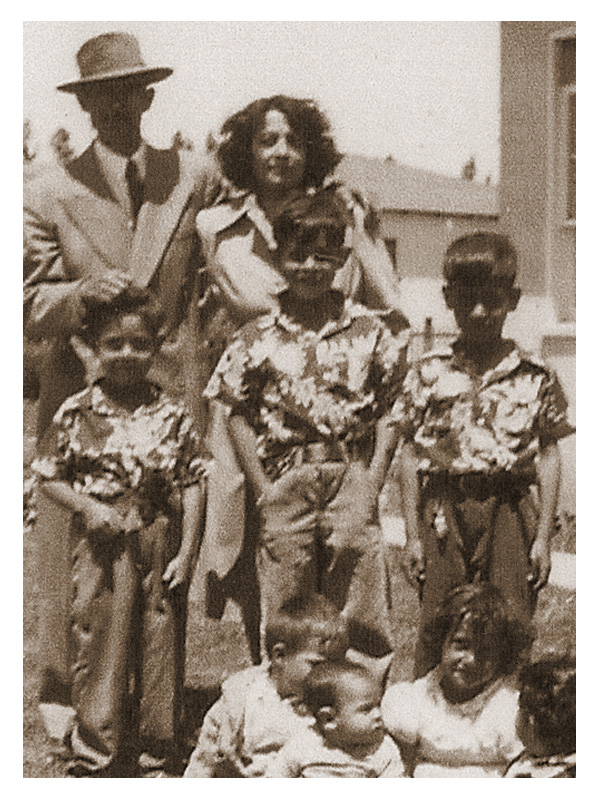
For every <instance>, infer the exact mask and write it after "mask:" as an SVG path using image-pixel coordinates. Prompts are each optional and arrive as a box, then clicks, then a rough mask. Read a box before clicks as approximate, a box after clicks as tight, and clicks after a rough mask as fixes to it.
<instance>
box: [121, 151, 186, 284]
mask: <svg viewBox="0 0 600 800" xmlns="http://www.w3.org/2000/svg"><path fill="white" fill-rule="evenodd" d="M192 191H193V179H192V177H191V175H185V174H183V173H182V170H181V166H180V161H179V156H178V154H177V152H176V151H173V150H168V151H160V150H154V148H149V150H148V162H147V167H146V184H145V187H144V204H143V205H142V207H141V209H140V213H139V216H138V220H137V227H136V231H135V236H134V239H133V248H132V252H131V262H130V277H131V279H132V281H133V283H134V285H136V286H143V287H145V286H148V284H149V283H150V281H151V279H152V276H153V275H154V273H155V271H156V269H157V268H158V266H159V265H160V263H161V261H162V257H163V255H164V252H165V250H166V249H167V246H168V244H169V242H170V241H171V237H172V235H173V232H174V231H175V229H176V228H177V225H178V223H179V220H180V219H181V216H182V214H183V211H184V209H185V208H186V206H187V204H188V202H189V200H190V197H191V194H192Z"/></svg>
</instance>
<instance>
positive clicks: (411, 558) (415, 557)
mask: <svg viewBox="0 0 600 800" xmlns="http://www.w3.org/2000/svg"><path fill="white" fill-rule="evenodd" d="M402 569H403V570H404V573H405V575H406V577H407V579H408V582H409V583H410V584H411V585H412V586H414V587H416V588H417V589H418V588H419V587H420V585H421V583H422V582H423V579H424V577H425V559H424V558H423V546H422V545H421V540H420V539H419V537H418V536H411V537H409V538H408V540H407V542H406V545H405V546H404V550H403V551H402Z"/></svg>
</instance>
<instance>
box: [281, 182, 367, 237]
mask: <svg viewBox="0 0 600 800" xmlns="http://www.w3.org/2000/svg"><path fill="white" fill-rule="evenodd" d="M352 222H353V218H352V213H351V212H350V210H349V209H348V206H347V205H346V203H345V202H344V200H343V199H342V198H341V197H340V195H339V194H337V193H336V188H335V187H333V186H332V187H328V188H327V189H322V190H321V191H318V192H316V193H315V194H312V195H310V194H309V195H303V196H302V197H296V198H294V199H293V200H290V201H288V202H287V203H285V204H284V205H283V207H282V209H281V211H280V212H279V214H278V215H277V217H276V218H275V219H274V220H273V237H274V239H275V241H276V242H277V246H278V247H283V246H284V245H286V244H288V243H289V242H290V241H293V240H294V238H295V236H296V235H297V233H298V231H299V230H301V229H304V230H307V229H320V228H329V229H330V230H332V231H335V230H337V231H338V232H339V233H340V234H341V239H342V242H343V238H344V232H345V229H346V227H348V226H349V225H352Z"/></svg>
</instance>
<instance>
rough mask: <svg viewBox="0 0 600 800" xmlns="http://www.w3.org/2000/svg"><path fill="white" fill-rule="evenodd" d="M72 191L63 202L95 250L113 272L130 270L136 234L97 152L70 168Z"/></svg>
mask: <svg viewBox="0 0 600 800" xmlns="http://www.w3.org/2000/svg"><path fill="white" fill-rule="evenodd" d="M67 172H68V174H69V175H70V177H71V178H72V179H73V183H72V184H71V187H72V190H71V191H69V192H67V193H65V194H64V195H63V196H62V197H61V198H60V199H59V202H60V203H61V204H62V205H63V208H64V210H65V212H66V214H67V216H68V217H69V219H70V220H71V222H72V223H73V224H74V225H75V226H76V227H77V229H78V230H79V232H80V233H81V234H82V236H84V237H85V238H86V239H87V241H88V242H89V244H90V247H91V248H92V250H93V251H94V252H95V253H96V254H97V255H98V256H99V258H100V259H101V260H102V261H103V262H104V263H105V264H106V265H107V266H108V267H110V268H111V269H118V270H121V271H126V270H127V266H128V264H129V258H130V252H131V242H132V238H133V233H132V231H131V229H130V227H129V220H128V218H127V215H126V214H125V213H124V211H123V209H122V208H121V206H120V205H119V204H118V203H117V202H116V201H115V200H114V198H113V197H112V195H111V193H110V189H109V188H108V184H107V183H106V180H105V179H104V175H103V174H102V170H101V169H100V165H99V164H98V162H97V160H96V157H95V155H94V151H93V149H92V148H91V147H90V148H88V149H87V150H86V151H85V152H84V153H83V154H82V155H81V156H80V157H79V158H77V159H75V160H74V161H73V162H72V163H71V164H69V165H68V166H67Z"/></svg>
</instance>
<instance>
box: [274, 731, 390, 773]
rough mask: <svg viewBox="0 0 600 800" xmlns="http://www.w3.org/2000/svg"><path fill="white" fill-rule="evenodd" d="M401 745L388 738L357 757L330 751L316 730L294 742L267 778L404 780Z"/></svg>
mask: <svg viewBox="0 0 600 800" xmlns="http://www.w3.org/2000/svg"><path fill="white" fill-rule="evenodd" d="M404 777H406V776H405V774H404V764H403V763H402V758H401V757H400V752H399V750H398V747H397V745H396V744H395V743H394V741H393V739H392V738H391V737H390V736H387V735H386V736H384V737H383V740H382V742H381V744H380V745H379V747H378V748H377V749H376V750H375V751H374V752H371V753H366V754H365V755H362V756H360V755H356V754H351V753H347V752H345V751H344V750H340V749H339V748H337V747H330V746H329V745H328V744H327V742H325V741H324V740H323V738H322V737H321V736H320V734H319V733H318V732H317V731H316V730H315V728H314V727H311V728H309V729H308V730H307V731H306V732H305V733H304V734H302V735H300V736H297V737H296V738H294V739H291V740H290V741H289V742H288V743H287V744H286V745H285V746H284V747H283V749H282V750H281V751H280V753H279V754H278V756H277V757H276V758H275V759H274V760H273V762H272V763H271V765H270V766H269V768H268V769H267V772H266V773H265V778H404Z"/></svg>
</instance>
